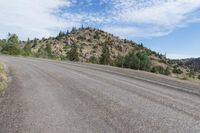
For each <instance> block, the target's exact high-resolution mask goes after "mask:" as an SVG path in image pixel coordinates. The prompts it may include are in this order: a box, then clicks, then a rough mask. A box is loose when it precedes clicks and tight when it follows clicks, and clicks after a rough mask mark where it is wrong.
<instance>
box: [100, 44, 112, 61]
mask: <svg viewBox="0 0 200 133" xmlns="http://www.w3.org/2000/svg"><path fill="white" fill-rule="evenodd" d="M110 61H111V60H110V52H109V48H108V47H107V46H106V45H105V44H104V46H103V49H102V54H101V57H100V60H99V62H100V64H103V65H108V64H110Z"/></svg>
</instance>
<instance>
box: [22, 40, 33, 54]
mask: <svg viewBox="0 0 200 133" xmlns="http://www.w3.org/2000/svg"><path fill="white" fill-rule="evenodd" d="M23 50H24V55H25V56H30V55H31V54H32V53H31V43H30V40H29V39H28V41H27V43H26V45H25V46H24V48H23Z"/></svg>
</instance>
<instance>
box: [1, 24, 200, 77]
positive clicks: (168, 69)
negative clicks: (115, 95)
mask: <svg viewBox="0 0 200 133" xmlns="http://www.w3.org/2000/svg"><path fill="white" fill-rule="evenodd" d="M11 44H12V45H11ZM0 47H1V52H2V53H4V54H11V55H23V56H33V57H42V58H53V59H59V60H71V61H80V62H90V63H98V64H104V65H113V66H118V67H125V68H131V69H136V70H144V71H150V72H153V73H160V74H165V75H171V76H173V77H179V78H181V79H188V77H189V78H196V77H198V74H197V73H193V72H192V71H191V70H192V69H191V67H190V66H189V65H187V64H191V63H187V62H189V61H185V63H183V61H175V60H170V59H167V58H166V57H165V56H164V55H162V54H159V53H157V52H155V51H152V50H150V49H148V48H146V47H144V46H143V44H137V43H136V42H134V41H129V40H126V39H120V38H119V37H117V36H114V35H112V34H110V33H108V32H105V31H102V30H100V29H95V28H90V27H88V28H79V29H76V28H73V29H72V30H71V31H70V32H69V31H67V32H60V33H59V34H58V35H57V36H56V37H49V38H42V39H33V40H29V39H28V40H27V41H19V40H18V37H17V35H15V34H13V35H10V36H9V38H8V39H7V40H5V39H4V40H1V41H0ZM195 66H196V65H195ZM197 66H198V65H197ZM195 68H196V67H195Z"/></svg>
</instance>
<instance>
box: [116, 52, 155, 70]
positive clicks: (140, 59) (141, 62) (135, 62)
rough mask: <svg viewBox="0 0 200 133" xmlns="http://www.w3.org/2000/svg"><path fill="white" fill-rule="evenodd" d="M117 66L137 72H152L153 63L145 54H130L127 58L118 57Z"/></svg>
mask: <svg viewBox="0 0 200 133" xmlns="http://www.w3.org/2000/svg"><path fill="white" fill-rule="evenodd" d="M114 64H115V66H118V67H125V68H131V69H136V70H144V71H150V68H151V61H150V59H149V57H148V56H147V54H146V53H145V52H138V53H135V52H134V51H133V52H130V53H129V54H128V55H126V56H125V57H122V56H118V57H117V59H116V60H115V62H114Z"/></svg>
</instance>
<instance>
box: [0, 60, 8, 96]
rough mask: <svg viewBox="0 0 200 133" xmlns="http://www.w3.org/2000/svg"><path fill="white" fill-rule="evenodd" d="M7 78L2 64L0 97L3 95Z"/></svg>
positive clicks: (0, 65)
mask: <svg viewBox="0 0 200 133" xmlns="http://www.w3.org/2000/svg"><path fill="white" fill-rule="evenodd" d="M7 84H8V77H7V73H6V70H5V67H4V64H3V63H0V96H2V95H3V94H4V89H5V88H6V87H7Z"/></svg>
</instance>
